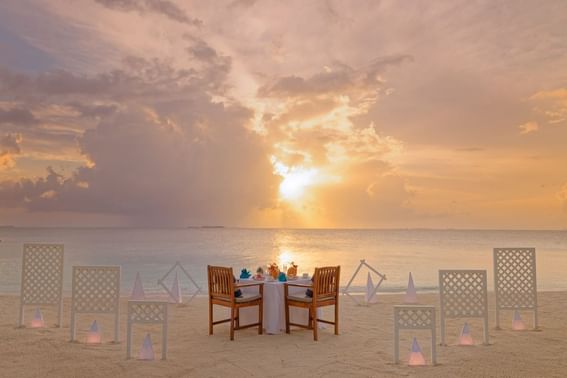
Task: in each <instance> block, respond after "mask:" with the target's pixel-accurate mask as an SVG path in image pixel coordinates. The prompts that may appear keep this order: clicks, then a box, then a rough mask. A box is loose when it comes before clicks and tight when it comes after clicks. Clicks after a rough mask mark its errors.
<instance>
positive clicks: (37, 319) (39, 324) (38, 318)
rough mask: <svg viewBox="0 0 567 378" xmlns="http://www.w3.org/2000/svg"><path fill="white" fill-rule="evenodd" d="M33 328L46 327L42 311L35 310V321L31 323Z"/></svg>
mask: <svg viewBox="0 0 567 378" xmlns="http://www.w3.org/2000/svg"><path fill="white" fill-rule="evenodd" d="M31 327H32V328H43V327H45V322H44V321H43V314H42V313H41V310H40V309H39V307H38V308H36V309H35V314H34V316H33V319H32V321H31Z"/></svg>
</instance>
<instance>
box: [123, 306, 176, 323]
mask: <svg viewBox="0 0 567 378" xmlns="http://www.w3.org/2000/svg"><path fill="white" fill-rule="evenodd" d="M166 318H167V302H147V301H129V302H128V321H131V322H135V323H163V322H164V321H165V320H166Z"/></svg>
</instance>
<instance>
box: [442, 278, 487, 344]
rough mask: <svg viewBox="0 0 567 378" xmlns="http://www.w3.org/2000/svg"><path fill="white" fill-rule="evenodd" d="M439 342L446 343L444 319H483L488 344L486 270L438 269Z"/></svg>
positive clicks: (484, 334) (485, 339) (485, 342)
mask: <svg viewBox="0 0 567 378" xmlns="http://www.w3.org/2000/svg"><path fill="white" fill-rule="evenodd" d="M439 298H440V301H441V316H440V319H441V344H442V345H445V319H446V318H453V319H457V318H482V320H483V330H484V333H483V336H484V337H483V340H484V344H485V345H488V291H487V280H486V270H440V271H439Z"/></svg>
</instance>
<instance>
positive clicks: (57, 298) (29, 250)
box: [18, 243, 64, 327]
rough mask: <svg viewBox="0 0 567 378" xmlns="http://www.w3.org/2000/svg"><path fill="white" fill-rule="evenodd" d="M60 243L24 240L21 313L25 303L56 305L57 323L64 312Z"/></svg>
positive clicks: (62, 252)
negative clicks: (25, 241) (27, 242)
mask: <svg viewBox="0 0 567 378" xmlns="http://www.w3.org/2000/svg"><path fill="white" fill-rule="evenodd" d="M63 257H64V246H63V244H37V243H29V244H24V249H23V254H22V279H21V286H20V316H19V318H18V326H19V327H21V326H22V325H23V324H24V306H57V326H58V327H61V319H62V313H63Z"/></svg>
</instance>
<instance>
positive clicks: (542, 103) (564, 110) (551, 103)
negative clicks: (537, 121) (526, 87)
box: [529, 88, 567, 124]
mask: <svg viewBox="0 0 567 378" xmlns="http://www.w3.org/2000/svg"><path fill="white" fill-rule="evenodd" d="M529 100H530V101H531V102H532V103H534V104H535V111H536V112H537V113H539V114H542V115H543V116H544V117H545V119H546V120H547V122H549V123H550V124H559V123H564V122H566V121H567V88H558V89H555V90H551V91H540V92H537V93H535V94H534V95H532V96H531V97H530V98H529Z"/></svg>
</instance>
